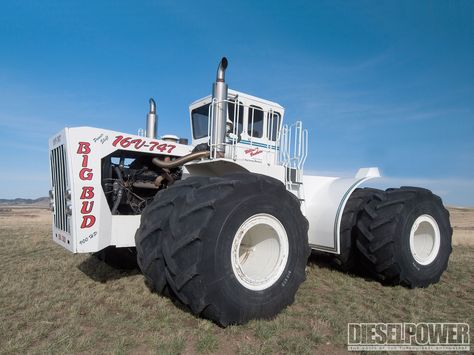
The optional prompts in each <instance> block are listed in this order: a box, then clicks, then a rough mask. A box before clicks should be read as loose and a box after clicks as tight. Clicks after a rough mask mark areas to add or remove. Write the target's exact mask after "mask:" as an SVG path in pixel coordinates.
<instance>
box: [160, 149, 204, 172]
mask: <svg viewBox="0 0 474 355" xmlns="http://www.w3.org/2000/svg"><path fill="white" fill-rule="evenodd" d="M208 156H209V152H208V151H206V152H196V153H191V154H188V155H185V156H183V157H181V158H178V159H176V160H173V161H163V160H160V159H158V158H153V159H152V162H153V164H155V165H156V166H158V167H160V168H162V169H173V168H177V167H178V166H181V165H184V164H186V163H187V162H190V161H193V160H197V159H202V158H207V157H208Z"/></svg>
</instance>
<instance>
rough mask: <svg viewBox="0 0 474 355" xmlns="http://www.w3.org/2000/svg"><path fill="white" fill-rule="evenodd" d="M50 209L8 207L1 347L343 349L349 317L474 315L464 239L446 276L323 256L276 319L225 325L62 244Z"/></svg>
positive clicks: (461, 318) (2, 244)
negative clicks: (373, 272)
mask: <svg viewBox="0 0 474 355" xmlns="http://www.w3.org/2000/svg"><path fill="white" fill-rule="evenodd" d="M49 221H50V219H49V215H48V214H47V213H46V212H44V211H40V210H15V209H13V210H8V209H2V210H1V211H0V226H1V227H0V265H1V267H2V269H3V270H2V276H1V279H0V309H1V312H0V352H1V353H26V352H34V353H37V352H46V353H61V354H64V353H78V352H82V353H118V354H121V353H163V354H175V353H186V354H188V353H191V354H192V353H225V354H228V353H240V354H260V353H261V354H273V353H298V354H305V353H308V354H309V353H319V352H325V353H334V352H336V353H337V352H341V353H343V352H345V349H346V337H347V334H346V332H347V323H348V322H437V321H443V322H448V321H449V322H468V323H469V324H470V325H473V324H474V323H473V316H474V297H473V292H472V291H473V285H474V267H473V263H472V260H473V257H474V247H472V246H465V245H463V246H455V247H454V250H453V254H452V256H451V259H450V263H449V268H448V271H447V272H446V273H445V274H444V275H443V277H442V279H441V282H440V283H439V284H437V285H433V286H431V287H429V288H427V289H415V290H408V289H405V288H402V287H383V286H381V285H380V284H379V283H377V282H373V281H367V280H365V279H364V278H361V277H357V276H351V275H347V274H343V273H341V272H338V271H335V270H332V269H331V268H329V267H327V266H325V265H324V264H321V263H316V261H315V260H314V258H312V259H311V260H310V263H309V266H308V274H307V280H306V282H305V283H304V284H303V285H302V287H301V288H300V290H299V291H298V293H297V296H296V302H295V303H294V304H293V305H292V306H291V307H289V308H287V309H286V310H285V311H283V312H282V313H281V314H280V315H279V316H278V317H276V318H275V319H274V320H271V321H252V322H250V323H248V324H246V325H244V326H232V327H229V328H226V329H222V328H219V327H218V326H216V325H214V324H213V323H211V322H209V321H206V320H202V319H197V318H195V317H194V316H192V315H190V314H189V313H187V312H185V311H184V310H182V309H180V308H178V307H176V306H175V305H173V304H172V303H171V302H170V301H169V300H168V299H166V298H162V297H160V296H158V295H156V294H151V293H150V292H149V290H148V289H147V288H146V286H145V284H144V281H143V277H142V276H141V275H140V274H139V273H138V272H137V271H131V272H120V271H117V270H115V269H112V268H110V267H109V266H107V265H105V264H103V263H102V262H100V261H98V260H97V259H96V258H94V257H91V256H89V255H71V254H69V253H68V252H67V251H66V250H63V249H62V248H61V247H60V246H58V245H56V244H55V243H53V241H52V239H51V237H50V227H49Z"/></svg>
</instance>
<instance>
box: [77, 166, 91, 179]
mask: <svg viewBox="0 0 474 355" xmlns="http://www.w3.org/2000/svg"><path fill="white" fill-rule="evenodd" d="M93 176H94V174H93V173H92V169H89V168H82V169H81V171H79V178H80V179H81V180H92V177H93Z"/></svg>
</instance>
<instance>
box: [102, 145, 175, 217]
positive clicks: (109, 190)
mask: <svg viewBox="0 0 474 355" xmlns="http://www.w3.org/2000/svg"><path fill="white" fill-rule="evenodd" d="M153 158H158V159H159V160H163V161H170V160H172V159H173V157H170V156H168V155H167V156H164V155H149V154H146V155H144V154H143V153H139V152H132V151H126V150H117V151H115V152H113V153H111V154H109V155H107V156H105V157H104V158H102V161H101V176H102V179H101V184H102V189H103V191H104V194H105V196H106V199H107V203H108V205H109V208H110V212H111V213H112V215H139V214H141V213H142V211H143V209H144V208H145V207H146V206H147V205H148V203H149V202H151V201H152V200H153V198H154V197H155V195H156V193H157V192H158V191H160V190H162V189H165V188H167V187H168V186H170V185H172V184H173V183H174V182H175V181H177V180H180V179H181V178H182V174H183V171H182V168H181V167H177V168H172V169H166V168H160V167H158V166H156V165H155V164H153V163H152V159H153Z"/></svg>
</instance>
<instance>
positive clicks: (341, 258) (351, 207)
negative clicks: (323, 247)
mask: <svg viewBox="0 0 474 355" xmlns="http://www.w3.org/2000/svg"><path fill="white" fill-rule="evenodd" d="M379 192H381V190H377V189H372V188H363V189H355V190H354V192H353V193H352V194H351V196H350V197H349V200H348V201H347V203H346V206H345V207H344V212H343V214H342V219H341V228H340V238H339V240H340V254H339V255H335V256H334V258H333V261H334V264H336V266H337V267H338V268H339V269H340V270H342V271H345V272H348V271H355V270H356V269H357V267H358V263H359V253H358V251H357V248H356V235H357V230H356V225H357V221H358V220H359V217H360V215H361V212H362V210H363V207H364V206H365V205H366V204H367V203H368V202H370V201H371V200H372V198H373V196H374V195H375V194H376V193H379Z"/></svg>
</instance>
